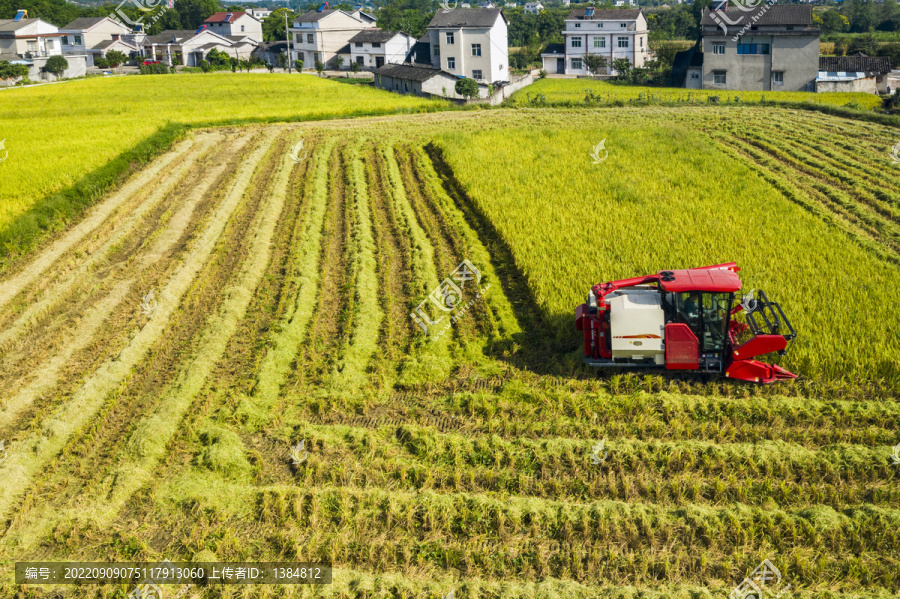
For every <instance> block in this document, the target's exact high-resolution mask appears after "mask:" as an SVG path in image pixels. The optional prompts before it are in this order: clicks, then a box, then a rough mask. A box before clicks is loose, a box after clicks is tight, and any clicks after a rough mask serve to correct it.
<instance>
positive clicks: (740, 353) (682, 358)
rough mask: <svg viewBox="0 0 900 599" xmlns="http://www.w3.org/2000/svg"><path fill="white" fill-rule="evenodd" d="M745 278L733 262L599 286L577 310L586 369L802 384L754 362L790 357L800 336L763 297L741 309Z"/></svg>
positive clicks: (744, 302)
mask: <svg viewBox="0 0 900 599" xmlns="http://www.w3.org/2000/svg"><path fill="white" fill-rule="evenodd" d="M739 270H740V268H738V266H737V264H735V263H734V262H729V263H727V264H716V265H714V266H704V267H701V268H691V269H685V270H662V271H660V272H658V273H657V274H655V275H648V276H646V277H635V278H633V279H624V280H622V281H610V282H608V283H598V284H597V285H594V286H593V287H591V291H590V293H589V294H588V298H587V303H584V304H582V305H580V306H578V308H577V309H576V310H575V327H576V328H577V329H578V330H579V331H582V332H583V333H584V362H585V364H588V365H590V366H611V367H629V366H630V367H643V368H653V367H656V368H663V367H665V368H666V369H667V370H697V371H701V372H719V373H724V374H725V376H726V377H730V378H734V379H740V380H744V381H752V382H757V383H772V382H774V381H777V380H779V379H792V378H796V377H797V375H795V374H792V373H790V372H788V371H787V370H785V369H784V368H781V367H780V366H777V365H775V364H767V363H764V362H759V361H757V360H753V359H752V358H755V357H757V356H761V355H764V354H769V353H773V352H777V353H778V354H779V355H784V353H785V349H786V348H787V344H788V341H790V340H792V339H794V337H796V334H795V333H794V329H793V327H792V326H791V323H790V322H789V321H788V319H787V317H786V316H785V315H784V312H783V311H782V310H781V306H779V305H778V304H777V303H775V302H772V301H769V299H768V298H767V297H766V294H765V293H763V292H762V291H757V292H756V293H755V294H754V293H752V292H751V293H750V294H747V295H745V296H744V297H743V298H742V300H741V301H740V302H739V303H737V304H735V294H736V293H737V292H738V291H739V290H740V288H741V279H740V277H739V276H738V274H737V272H738V271H739ZM739 314H741V315H742V317H743V322H742V321H740V320H737V319H735V316H737V315H739Z"/></svg>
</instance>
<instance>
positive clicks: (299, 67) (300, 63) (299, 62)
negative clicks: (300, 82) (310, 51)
mask: <svg viewBox="0 0 900 599" xmlns="http://www.w3.org/2000/svg"><path fill="white" fill-rule="evenodd" d="M294 68H295V69H297V72H298V73H302V72H303V61H302V60H295V61H294Z"/></svg>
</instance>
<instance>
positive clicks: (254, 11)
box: [244, 7, 272, 21]
mask: <svg viewBox="0 0 900 599" xmlns="http://www.w3.org/2000/svg"><path fill="white" fill-rule="evenodd" d="M244 12H247V13H249V14H251V15H253V16H254V17H255V18H257V19H258V20H260V21H263V20H265V19H268V18H269V15H271V14H272V9H271V8H255V7H254V8H245V9H244Z"/></svg>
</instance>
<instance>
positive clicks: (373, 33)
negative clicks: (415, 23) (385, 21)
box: [350, 29, 400, 43]
mask: <svg viewBox="0 0 900 599" xmlns="http://www.w3.org/2000/svg"><path fill="white" fill-rule="evenodd" d="M398 33H400V32H399V31H382V30H381V29H371V30H369V31H360V32H359V33H357V34H356V35H354V36H353V37H351V38H350V41H351V42H353V43H356V42H368V43H371V42H377V43H383V42H386V41H388V40H390V39H391V38H393V37H394V36H395V35H397V34H398Z"/></svg>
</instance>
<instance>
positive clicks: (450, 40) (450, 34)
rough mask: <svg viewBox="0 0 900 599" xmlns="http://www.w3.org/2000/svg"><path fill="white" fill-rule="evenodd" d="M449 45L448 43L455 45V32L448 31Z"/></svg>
mask: <svg viewBox="0 0 900 599" xmlns="http://www.w3.org/2000/svg"><path fill="white" fill-rule="evenodd" d="M447 43H448V44H452V43H453V32H452V31H448V32H447Z"/></svg>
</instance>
